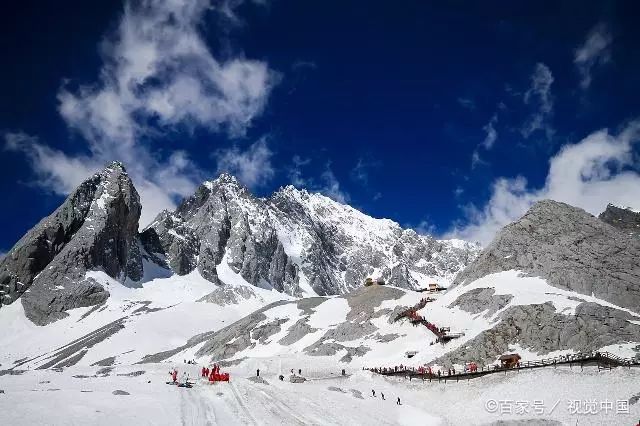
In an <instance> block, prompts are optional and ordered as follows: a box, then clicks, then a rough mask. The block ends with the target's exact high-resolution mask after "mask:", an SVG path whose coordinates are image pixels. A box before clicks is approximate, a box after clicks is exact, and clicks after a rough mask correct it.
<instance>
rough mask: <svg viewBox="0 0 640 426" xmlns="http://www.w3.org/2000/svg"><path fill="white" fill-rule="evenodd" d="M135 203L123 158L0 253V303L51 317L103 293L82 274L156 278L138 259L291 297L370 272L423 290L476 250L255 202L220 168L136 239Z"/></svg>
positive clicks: (351, 214) (327, 208)
mask: <svg viewBox="0 0 640 426" xmlns="http://www.w3.org/2000/svg"><path fill="white" fill-rule="evenodd" d="M140 210H141V205H140V201H139V196H138V193H137V192H136V189H135V188H134V186H133V183H132V182H131V180H130V178H129V176H128V175H127V173H126V171H125V169H124V167H123V165H122V164H120V163H117V162H114V163H112V164H110V165H109V166H108V167H107V168H105V169H104V170H103V171H102V172H100V173H97V174H95V175H94V176H92V177H90V178H89V179H87V180H86V181H85V182H83V183H82V184H81V185H80V186H79V187H78V189H76V190H75V191H74V192H73V193H72V194H71V195H70V196H69V197H68V198H67V199H66V200H65V202H64V203H63V204H62V205H61V206H60V207H59V208H58V209H57V210H56V211H55V212H53V213H52V214H51V215H50V216H48V217H46V218H44V219H43V220H42V221H41V222H40V223H39V224H37V225H36V226H35V227H34V228H33V229H31V230H30V231H29V232H28V233H27V234H26V235H25V236H24V237H23V238H21V239H20V241H18V242H17V243H16V244H15V246H14V247H13V248H12V249H11V250H10V252H9V253H8V254H7V255H6V256H5V257H4V258H2V259H0V296H2V302H3V303H4V304H10V303H12V302H14V301H15V300H17V299H18V298H21V300H22V304H23V306H24V308H25V312H26V315H27V316H28V317H29V319H31V320H32V321H33V322H35V323H36V324H46V323H49V322H51V321H55V320H57V319H60V318H62V317H64V316H65V315H66V314H65V311H66V310H68V309H72V308H77V307H82V306H91V305H95V304H99V303H102V302H104V301H105V300H106V299H107V298H108V297H109V292H108V291H106V290H105V289H104V288H103V287H102V286H101V285H100V284H98V283H96V282H95V281H94V280H93V279H91V278H89V279H87V278H85V275H86V272H87V271H91V270H103V271H104V272H106V273H107V274H108V275H109V276H110V277H112V278H115V279H117V280H118V281H120V282H121V283H123V284H125V285H127V286H139V285H141V283H142V282H144V280H145V279H150V278H152V275H150V274H147V276H146V277H145V273H144V272H145V271H144V268H145V265H147V266H149V267H150V269H152V270H153V271H154V274H157V272H158V270H162V268H164V270H165V271H166V274H164V275H165V276H166V275H167V274H171V273H175V274H178V275H186V274H188V273H190V272H193V271H194V270H196V269H197V271H198V272H199V273H200V274H201V275H202V276H203V277H204V278H206V279H207V280H209V281H211V282H213V283H215V284H221V285H222V284H227V285H234V284H238V283H241V284H245V283H249V284H251V285H253V286H257V287H261V288H266V289H275V290H277V291H279V292H282V293H286V294H289V295H293V296H301V295H304V294H307V295H315V294H319V295H335V294H342V293H345V292H347V291H348V290H349V289H352V288H355V287H359V286H361V285H362V283H363V281H364V279H365V278H366V277H367V276H369V275H375V276H379V277H383V278H385V279H386V280H387V281H389V282H391V283H393V284H394V285H397V286H400V287H405V288H418V287H420V286H426V285H427V283H429V282H432V281H438V282H445V283H448V282H449V281H450V280H451V279H452V278H453V277H454V276H455V274H456V273H458V271H460V270H461V269H462V268H463V267H464V266H465V265H467V264H468V263H469V262H470V261H471V260H472V259H473V258H474V257H475V256H476V254H477V252H478V251H479V248H478V247H476V246H474V245H471V244H468V243H464V242H462V241H438V240H435V239H433V238H431V237H427V236H420V235H418V234H416V233H415V232H414V231H413V230H405V229H402V228H401V227H400V226H399V225H398V224H397V223H395V222H393V221H390V220H386V219H374V218H371V217H369V216H367V215H365V214H363V213H361V212H359V211H357V210H355V209H353V208H351V207H349V206H346V205H343V204H339V203H337V202H335V201H333V200H331V199H329V198H327V197H324V196H322V195H319V194H311V193H308V192H306V191H304V190H298V189H295V188H294V187H291V186H289V187H286V188H283V189H281V190H280V191H278V192H276V193H275V194H273V195H272V196H271V197H269V198H258V197H255V196H254V195H253V194H251V193H250V192H249V190H248V189H247V188H246V187H244V186H242V185H241V184H239V183H238V181H237V180H236V179H235V178H234V177H232V176H230V175H227V174H223V175H221V176H220V177H219V178H218V179H216V180H213V181H209V182H205V183H204V184H202V185H201V186H200V187H199V188H198V189H197V191H196V192H195V193H194V194H193V195H192V196H191V197H188V198H187V199H185V200H184V201H183V202H182V203H181V204H180V205H179V207H178V208H177V209H176V210H175V211H174V212H169V211H164V212H162V213H161V214H160V215H158V217H157V218H156V220H155V221H154V222H153V223H152V224H151V225H150V226H149V227H147V228H146V229H145V230H144V231H143V232H142V233H140V234H139V233H138V219H139V217H140ZM221 274H222V275H223V276H221ZM0 306H1V305H0Z"/></svg>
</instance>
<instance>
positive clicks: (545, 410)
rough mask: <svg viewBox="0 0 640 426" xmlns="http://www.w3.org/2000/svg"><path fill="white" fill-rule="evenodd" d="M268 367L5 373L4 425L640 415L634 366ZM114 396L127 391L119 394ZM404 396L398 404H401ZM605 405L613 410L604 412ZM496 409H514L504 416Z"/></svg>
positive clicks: (595, 421) (452, 421) (612, 420)
mask: <svg viewBox="0 0 640 426" xmlns="http://www.w3.org/2000/svg"><path fill="white" fill-rule="evenodd" d="M269 361H270V362H269V363H268V364H267V363H265V364H263V366H262V368H261V372H260V377H261V378H263V380H264V382H256V381H255V377H253V378H252V376H254V375H255V371H250V370H247V369H243V368H240V367H231V368H230V369H228V371H230V372H231V379H232V380H231V382H230V383H219V384H216V385H210V384H209V383H207V382H205V381H203V380H201V379H200V378H199V377H198V369H199V366H188V365H184V364H180V365H177V368H178V369H179V371H183V370H184V369H186V370H188V371H189V372H190V374H191V376H192V377H198V378H196V385H195V386H194V387H193V388H192V389H184V388H177V387H175V386H168V385H166V384H165V381H166V380H167V378H168V375H167V371H168V370H169V369H170V368H172V367H174V365H172V364H150V365H144V366H132V367H124V366H121V367H116V368H114V369H113V370H111V371H105V370H104V369H102V370H100V369H99V368H97V367H72V368H69V369H67V370H65V371H63V372H55V371H51V370H44V371H43V370H36V371H28V372H25V373H24V374H22V375H11V376H3V377H2V389H3V390H4V392H5V393H4V394H0V411H1V412H2V413H3V417H2V418H3V423H4V422H6V424H12V425H17V426H20V425H35V424H55V425H73V424H88V423H91V424H95V425H115V424H139V425H176V424H183V425H201V424H209V425H225V426H227V425H262V424H265V425H273V424H284V425H300V424H326V425H371V424H375V425H461V424H471V425H480V424H490V423H491V424H493V422H497V421H507V420H512V421H527V420H528V421H529V422H530V423H528V424H565V425H575V424H579V425H602V424H608V425H629V424H634V422H635V421H637V418H638V416H640V404H631V405H627V406H626V407H627V408H626V410H625V408H624V406H620V407H619V406H618V404H619V403H618V401H626V402H627V403H628V401H629V399H630V398H632V397H633V396H634V395H636V394H638V392H639V391H640V389H638V387H637V383H638V382H639V381H640V370H637V369H636V370H634V369H632V370H627V369H617V370H612V371H608V370H607V371H598V370H597V369H596V368H591V367H590V368H585V369H584V371H582V372H579V371H578V372H576V371H575V370H573V371H572V370H569V369H568V368H558V369H555V370H554V369H549V370H538V371H535V372H532V371H530V372H525V371H523V372H520V373H515V372H511V373H509V374H508V375H502V374H500V375H493V376H486V377H483V378H480V379H475V380H471V381H465V382H460V383H455V382H453V383H452V382H449V383H438V382H432V383H429V382H421V381H412V382H408V381H406V380H404V379H387V378H383V377H380V376H376V375H374V374H372V373H368V372H363V371H358V370H348V371H347V374H348V376H347V377H341V376H338V372H336V371H335V369H333V370H332V371H329V368H330V367H329V366H326V367H325V368H324V369H322V367H321V366H319V367H318V368H317V369H314V370H312V371H303V375H305V376H306V377H307V378H308V379H309V380H308V381H306V382H305V383H300V384H297V383H290V382H288V381H279V380H278V378H277V376H278V375H279V374H280V373H282V374H286V373H287V372H288V370H286V368H287V367H289V365H286V366H284V365H283V366H282V367H281V368H279V366H278V362H277V359H270V360H269ZM306 367H307V366H306V365H304V366H303V368H306ZM131 373H135V374H138V375H134V374H131ZM332 373H334V374H333V376H332ZM372 389H374V390H375V391H376V397H375V398H374V397H373V396H372V392H371V390H372ZM114 391H124V392H126V394H120V395H118V394H115V395H114ZM120 393H123V392H120ZM382 393H384V395H385V400H384V401H383V400H382V398H381V394H382ZM398 397H399V398H400V401H401V404H402V405H397V404H396V401H397V398H398ZM575 400H577V401H580V402H581V404H585V403H586V402H595V404H596V410H595V413H594V414H584V413H580V412H572V410H571V404H572V403H571V401H575ZM494 403H495V405H492V404H494ZM608 403H610V404H611V408H609V409H604V408H603V407H606V406H607V404H608ZM498 404H499V405H498ZM516 404H518V405H519V406H520V407H526V412H524V411H520V410H516V408H515V407H516V406H517V405H516ZM534 404H535V405H534ZM582 406H583V407H585V406H586V405H582ZM497 407H506V408H509V407H510V410H508V409H506V408H503V409H504V412H500V411H502V409H501V410H500V411H497ZM534 407H535V408H534ZM539 409H541V410H542V411H541V412H540V411H538V410H539ZM582 410H584V408H583V409H582ZM627 410H628V411H627ZM544 421H546V422H549V421H555V422H559V423H543V422H544Z"/></svg>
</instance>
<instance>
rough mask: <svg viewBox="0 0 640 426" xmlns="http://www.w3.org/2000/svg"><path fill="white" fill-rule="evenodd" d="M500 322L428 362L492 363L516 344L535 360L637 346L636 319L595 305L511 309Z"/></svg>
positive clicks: (638, 329) (639, 338) (639, 337)
mask: <svg viewBox="0 0 640 426" xmlns="http://www.w3.org/2000/svg"><path fill="white" fill-rule="evenodd" d="M500 319H501V320H500V322H499V323H498V324H497V325H496V326H495V327H493V328H491V329H489V330H487V331H484V332H482V333H480V334H479V335H478V336H476V337H475V338H474V339H472V340H471V341H469V342H467V343H466V344H465V345H463V346H462V347H460V348H458V349H456V350H454V351H452V352H450V353H448V354H447V355H445V356H443V357H441V358H439V359H437V360H436V361H434V362H435V363H438V364H441V365H444V366H445V367H449V366H450V365H451V364H464V363H465V362H469V361H476V362H481V363H484V364H488V363H492V362H494V361H495V360H496V359H497V358H498V357H499V356H500V355H502V354H504V353H507V352H509V346H510V345H513V344H519V345H520V346H521V347H523V348H527V349H528V350H531V351H533V352H537V353H538V354H540V355H545V354H547V353H549V352H553V351H557V350H566V349H570V350H574V351H576V352H590V351H594V350H598V349H600V348H602V347H604V346H608V345H613V344H618V343H627V342H638V341H640V325H638V324H637V322H638V321H637V320H638V318H637V317H635V316H633V315H631V314H629V313H628V312H625V311H621V310H619V309H614V308H609V307H606V306H602V305H598V304H595V303H586V302H585V303H581V304H579V305H578V306H577V308H576V311H575V314H572V315H565V314H562V313H559V312H556V309H555V307H554V306H553V304H552V303H550V302H548V303H544V304H535V305H522V306H513V307H510V308H508V309H507V310H506V311H505V312H503V313H502V314H501V315H500Z"/></svg>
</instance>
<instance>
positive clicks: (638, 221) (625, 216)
mask: <svg viewBox="0 0 640 426" xmlns="http://www.w3.org/2000/svg"><path fill="white" fill-rule="evenodd" d="M598 218H599V219H600V220H602V221H604V222H606V223H608V224H609V225H611V226H615V227H616V228H618V229H619V230H621V231H622V232H624V233H625V234H627V235H630V236H632V237H636V238H640V213H639V212H635V211H633V210H631V209H623V208H620V207H617V206H614V205H613V204H609V205H608V206H607V208H606V210H605V211H603V212H602V213H600V215H599V216H598Z"/></svg>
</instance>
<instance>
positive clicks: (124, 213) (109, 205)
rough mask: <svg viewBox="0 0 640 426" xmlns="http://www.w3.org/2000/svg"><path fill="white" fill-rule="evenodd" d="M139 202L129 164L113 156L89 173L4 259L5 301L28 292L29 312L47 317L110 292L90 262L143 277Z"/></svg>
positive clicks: (119, 274) (122, 276)
mask: <svg viewBox="0 0 640 426" xmlns="http://www.w3.org/2000/svg"><path fill="white" fill-rule="evenodd" d="M140 209H141V206H140V199H139V196H138V193H137V191H136V189H135V188H134V186H133V184H132V182H131V179H130V178H129V176H128V175H127V173H126V171H125V169H124V167H123V166H122V164H120V163H117V162H114V163H112V164H110V165H109V166H108V167H106V168H105V169H104V170H103V171H102V172H100V173H97V174H95V175H94V176H92V177H90V178H89V179H87V180H86V181H84V182H83V183H82V184H81V185H80V186H79V187H78V188H77V189H76V190H75V191H74V192H73V193H72V194H71V195H69V197H68V198H67V199H66V200H65V202H64V203H63V204H62V205H61V206H60V207H59V208H58V209H56V211H54V212H53V213H52V214H51V215H49V216H48V217H46V218H44V219H42V220H41V221H40V223H38V224H37V225H36V226H35V227H33V228H32V229H31V230H30V231H29V232H28V233H27V234H26V235H24V236H23V237H22V238H21V239H20V240H19V241H18V242H17V243H16V244H15V245H14V246H13V248H12V249H11V250H10V251H9V253H7V255H6V256H5V257H4V258H2V259H1V260H0V285H1V290H2V292H3V303H4V304H9V303H12V302H13V301H15V300H16V299H17V298H18V297H20V296H22V297H21V300H22V304H23V305H24V308H25V313H26V315H27V316H28V317H29V319H31V320H32V321H33V322H34V323H36V324H40V325H42V324H46V323H48V322H51V321H54V320H56V319H59V318H61V317H64V316H65V315H66V314H65V312H64V311H66V310H68V309H72V308H77V307H81V306H90V305H95V304H98V303H101V302H103V301H104V300H105V299H106V298H107V297H108V296H109V293H108V292H107V291H105V289H104V288H103V287H102V286H101V285H99V284H97V283H95V282H93V281H91V280H86V279H85V277H84V275H85V272H86V271H88V270H91V269H102V270H104V272H106V273H107V274H108V275H110V276H111V277H114V278H118V279H119V280H121V281H122V282H125V281H127V279H128V280H129V281H139V280H140V278H141V277H142V274H143V266H142V265H143V264H142V255H141V253H140V249H139V243H138V219H139V217H140Z"/></svg>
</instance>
